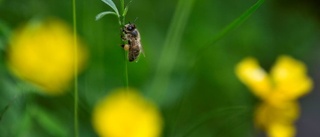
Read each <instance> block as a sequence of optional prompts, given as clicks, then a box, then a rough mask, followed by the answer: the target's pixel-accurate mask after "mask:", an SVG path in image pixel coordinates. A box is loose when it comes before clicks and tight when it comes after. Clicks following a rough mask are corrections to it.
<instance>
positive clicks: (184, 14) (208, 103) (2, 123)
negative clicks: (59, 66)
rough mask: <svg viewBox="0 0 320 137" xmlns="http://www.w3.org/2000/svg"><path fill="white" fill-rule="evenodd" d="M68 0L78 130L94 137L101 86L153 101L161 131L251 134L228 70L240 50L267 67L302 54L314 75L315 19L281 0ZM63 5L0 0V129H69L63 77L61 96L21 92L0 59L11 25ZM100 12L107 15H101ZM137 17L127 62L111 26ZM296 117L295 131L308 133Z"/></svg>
mask: <svg viewBox="0 0 320 137" xmlns="http://www.w3.org/2000/svg"><path fill="white" fill-rule="evenodd" d="M76 1H77V4H76V5H77V10H76V13H77V15H78V16H77V17H76V20H77V26H75V28H76V30H77V32H78V34H79V39H80V40H81V41H84V42H85V43H86V45H87V48H88V49H89V51H90V58H89V61H88V63H87V68H86V70H85V71H84V72H83V73H82V74H80V75H79V77H78V83H79V84H78V88H79V108H78V113H79V135H80V136H97V135H96V133H95V131H94V129H93V127H92V123H91V113H92V112H91V111H92V109H93V107H94V106H95V104H96V102H97V101H99V100H100V99H101V98H102V97H103V96H105V95H107V94H108V91H111V90H112V89H115V88H118V87H124V86H127V85H128V86H130V87H133V88H136V89H138V90H139V91H141V92H142V93H143V94H145V95H147V97H150V99H151V100H153V101H156V102H157V105H159V106H160V109H161V111H162V114H163V118H164V120H165V121H164V123H165V126H164V128H165V129H164V131H163V136H164V137H166V136H170V137H172V136H177V137H187V136H188V137H192V136H194V137H207V136H208V137H209V136H211V137H212V136H214V137H218V136H223V137H248V136H255V135H256V133H255V130H254V126H253V124H252V123H253V114H254V108H255V105H256V103H257V100H256V99H255V97H254V96H252V95H251V93H250V92H249V91H248V89H247V88H246V87H245V86H243V85H242V84H241V83H240V82H239V80H238V79H237V78H236V77H235V74H234V67H235V65H236V64H237V63H238V62H239V61H240V60H241V59H242V58H244V57H246V56H254V57H256V58H258V59H259V61H260V62H261V65H262V66H263V67H264V68H267V69H268V68H269V67H270V66H271V65H272V63H273V62H274V60H275V58H277V56H279V55H281V54H289V55H292V56H293V57H295V58H297V59H299V60H302V61H304V62H305V63H306V65H307V67H308V72H310V75H311V76H312V77H314V79H316V78H315V77H316V76H317V74H318V66H319V65H318V64H319V60H318V52H319V49H320V48H319V44H318V43H319V36H320V31H319V25H318V21H317V17H316V16H315V15H313V13H312V12H309V10H310V9H304V8H301V9H300V8H298V9H297V8H296V7H299V5H295V6H296V7H295V6H293V5H291V4H292V3H291V2H288V1H286V2H283V0H280V1H281V2H279V1H264V0H257V1H256V0H241V1H234V0H226V1H219V0H214V1H212V0H202V1H199V0H179V1H170V0H164V1H156V0H150V1H141V0H134V1H132V2H131V1H124V0H119V1H118V0H117V1H112V0H102V2H101V1H100V0H93V1H90V4H88V1H86V0H76ZM282 2H283V3H285V5H281V3H282ZM105 4H106V5H107V6H109V7H110V8H111V9H109V10H108V9H106V5H105ZM57 7H59V10H56V8H57ZM129 7H130V10H129ZM290 7H295V8H290ZM30 9H31V10H30ZM70 9H71V7H70V2H69V1H56V0H48V1H46V2H43V1H41V0H27V1H25V2H24V3H21V2H20V1H19V0H7V1H0V13H5V14H2V16H1V19H0V31H1V33H0V34H1V35H0V52H1V53H0V56H1V57H0V136H17V137H22V136H33V137H43V136H62V137H63V136H71V135H72V134H73V133H72V132H71V131H72V129H73V122H74V119H73V114H74V112H73V107H74V106H73V103H74V102H73V98H74V94H73V93H72V90H73V87H72V85H71V86H70V89H69V90H70V92H69V94H66V95H63V96H58V97H49V96H45V95H41V94H37V93H34V92H29V91H28V90H31V89H29V88H25V86H19V83H20V82H19V80H18V79H16V78H15V76H13V75H12V74H11V73H10V71H9V70H8V67H7V66H6V63H5V61H6V56H5V55H6V53H7V48H6V46H8V42H9V38H10V33H11V32H12V31H13V30H16V29H19V27H20V25H21V24H23V23H24V22H28V21H29V19H32V18H34V17H37V18H39V17H44V18H46V17H52V16H54V17H58V18H61V19H64V20H66V21H68V22H69V24H72V15H71V14H70ZM101 11H103V12H101ZM97 13H98V14H97ZM106 15H112V16H113V15H116V16H117V18H114V17H111V18H104V19H103V20H101V18H103V17H105V16H106ZM94 17H95V20H94V19H93V18H94ZM137 17H138V18H139V20H138V21H137V22H136V25H137V28H138V29H139V31H140V34H141V42H142V45H143V48H144V52H145V53H146V57H145V58H140V60H139V62H138V63H127V62H128V61H127V59H126V53H125V52H124V51H123V49H122V48H121V47H120V45H121V44H122V43H121V42H122V41H121V39H120V34H119V27H122V26H121V25H124V24H125V19H126V20H129V21H132V20H134V19H135V18H137ZM96 20H99V21H96ZM120 33H121V32H120ZM315 84H316V82H315ZM30 96H34V97H33V98H30V99H29V97H30ZM16 97H17V99H15V98H16ZM313 97H315V98H316V96H313ZM26 98H28V99H26ZM12 99H14V100H15V101H14V103H12V104H10V103H9V102H11V101H10V100H12ZM309 99H310V97H309V98H308V96H307V97H306V98H305V100H303V101H302V102H304V101H309V102H307V103H305V104H302V107H303V109H302V110H303V111H306V112H302V113H303V114H305V115H302V117H301V118H305V116H310V119H313V118H314V117H311V116H312V115H316V114H319V112H318V111H314V110H316V108H314V107H313V106H314V103H319V102H317V100H316V101H314V100H309ZM32 103H33V104H34V105H31V106H30V104H32ZM8 104H10V105H8ZM305 106H308V107H305ZM304 107H305V108H304ZM305 109H306V110H305ZM311 109H312V110H311ZM313 109H314V110H313ZM310 114H312V115H310ZM319 115H320V114H319ZM318 120H319V119H318ZM314 121H317V120H314ZM299 124H301V125H300V126H299V127H298V128H299V129H298V132H299V133H301V134H303V133H304V132H307V131H310V133H318V132H316V131H314V132H312V131H311V129H313V128H309V129H307V130H306V129H304V128H303V127H304V124H306V123H299ZM308 124H309V125H307V126H305V127H310V125H311V124H310V123H308ZM313 124H314V123H313ZM316 125H317V126H318V125H319V124H318V123H316ZM300 130H302V131H303V132H300ZM300 136H303V135H300ZM305 136H307V135H305Z"/></svg>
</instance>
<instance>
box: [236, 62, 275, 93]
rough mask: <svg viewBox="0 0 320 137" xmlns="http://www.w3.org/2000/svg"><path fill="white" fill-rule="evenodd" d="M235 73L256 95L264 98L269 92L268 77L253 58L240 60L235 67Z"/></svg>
mask: <svg viewBox="0 0 320 137" xmlns="http://www.w3.org/2000/svg"><path fill="white" fill-rule="evenodd" d="M236 74H237V76H238V77H239V79H240V80H241V81H242V82H243V83H244V84H245V85H247V86H248V87H249V88H250V89H251V90H252V91H253V93H254V94H256V95H257V96H258V97H261V98H265V97H267V96H268V94H269V93H270V91H271V88H272V86H271V83H270V79H269V77H268V76H267V74H266V72H265V71H264V70H263V69H262V68H261V67H260V66H259V64H258V61H257V60H255V59H254V58H246V59H244V60H242V61H241V62H240V63H239V64H238V65H237V67H236Z"/></svg>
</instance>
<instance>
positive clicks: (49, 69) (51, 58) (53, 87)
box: [8, 19, 86, 94]
mask: <svg viewBox="0 0 320 137" xmlns="http://www.w3.org/2000/svg"><path fill="white" fill-rule="evenodd" d="M78 44H79V46H78V47H77V48H76V49H77V52H78V53H77V54H78V62H76V64H77V65H78V66H79V67H80V68H81V66H82V65H83V64H84V61H85V57H86V52H85V50H84V48H83V47H82V46H81V43H80V42H78ZM74 49H75V48H74V45H73V34H72V31H71V30H70V28H69V27H68V26H67V25H66V24H65V23H63V22H62V21H59V20H56V19H52V20H48V21H46V22H36V23H35V22H32V23H30V24H28V25H26V26H24V27H23V28H21V29H19V30H17V31H15V32H14V33H13V36H12V37H11V40H10V47H9V52H8V65H9V67H10V70H11V71H12V72H13V73H14V74H16V75H17V76H18V77H20V78H21V79H23V80H26V81H28V82H30V83H32V84H34V85H36V86H38V87H40V88H41V89H43V90H44V91H45V92H46V93H48V94H60V93H62V92H63V91H65V90H64V89H65V88H66V86H67V85H68V83H69V82H70V81H71V80H72V79H73V77H74V64H75V59H74V53H75V51H74ZM80 68H79V69H80Z"/></svg>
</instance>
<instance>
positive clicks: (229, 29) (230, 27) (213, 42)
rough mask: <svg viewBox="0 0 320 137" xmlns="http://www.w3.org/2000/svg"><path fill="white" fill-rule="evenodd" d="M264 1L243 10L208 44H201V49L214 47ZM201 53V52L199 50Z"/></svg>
mask: <svg viewBox="0 0 320 137" xmlns="http://www.w3.org/2000/svg"><path fill="white" fill-rule="evenodd" d="M263 3H264V0H258V1H257V2H256V3H255V4H253V5H252V6H251V7H250V8H248V9H247V10H246V11H245V12H243V13H242V14H241V15H240V16H239V17H238V18H236V19H235V20H233V21H232V22H231V23H230V24H228V25H227V26H226V27H225V28H223V29H222V30H221V31H220V32H219V33H218V34H216V36H215V37H213V38H212V39H211V41H209V42H208V43H209V44H208V45H205V46H202V47H201V46H200V50H205V48H207V47H212V45H213V44H215V43H216V42H217V41H219V40H220V39H222V38H223V37H224V36H225V35H226V34H227V33H229V32H230V31H231V30H233V29H235V28H237V27H238V26H240V25H241V24H242V23H243V22H244V21H246V20H247V19H248V18H249V17H250V16H251V15H252V14H253V13H255V12H256V11H257V9H258V8H259V7H260V6H261V5H262V4H263ZM199 53H201V52H199Z"/></svg>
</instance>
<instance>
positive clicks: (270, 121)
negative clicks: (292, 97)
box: [255, 102, 299, 129]
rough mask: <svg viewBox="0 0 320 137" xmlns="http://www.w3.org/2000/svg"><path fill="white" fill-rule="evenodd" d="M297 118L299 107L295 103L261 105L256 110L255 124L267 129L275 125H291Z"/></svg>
mask: <svg viewBox="0 0 320 137" xmlns="http://www.w3.org/2000/svg"><path fill="white" fill-rule="evenodd" d="M298 117H299V105H298V103H297V102H286V103H282V104H281V105H278V106H274V105H272V104H269V103H262V104H261V105H259V106H258V108H257V109H256V113H255V123H256V125H257V126H259V127H261V128H263V129H268V128H270V127H271V126H272V125H275V124H285V125H290V124H293V123H294V122H295V120H296V119H297V118H298Z"/></svg>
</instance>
